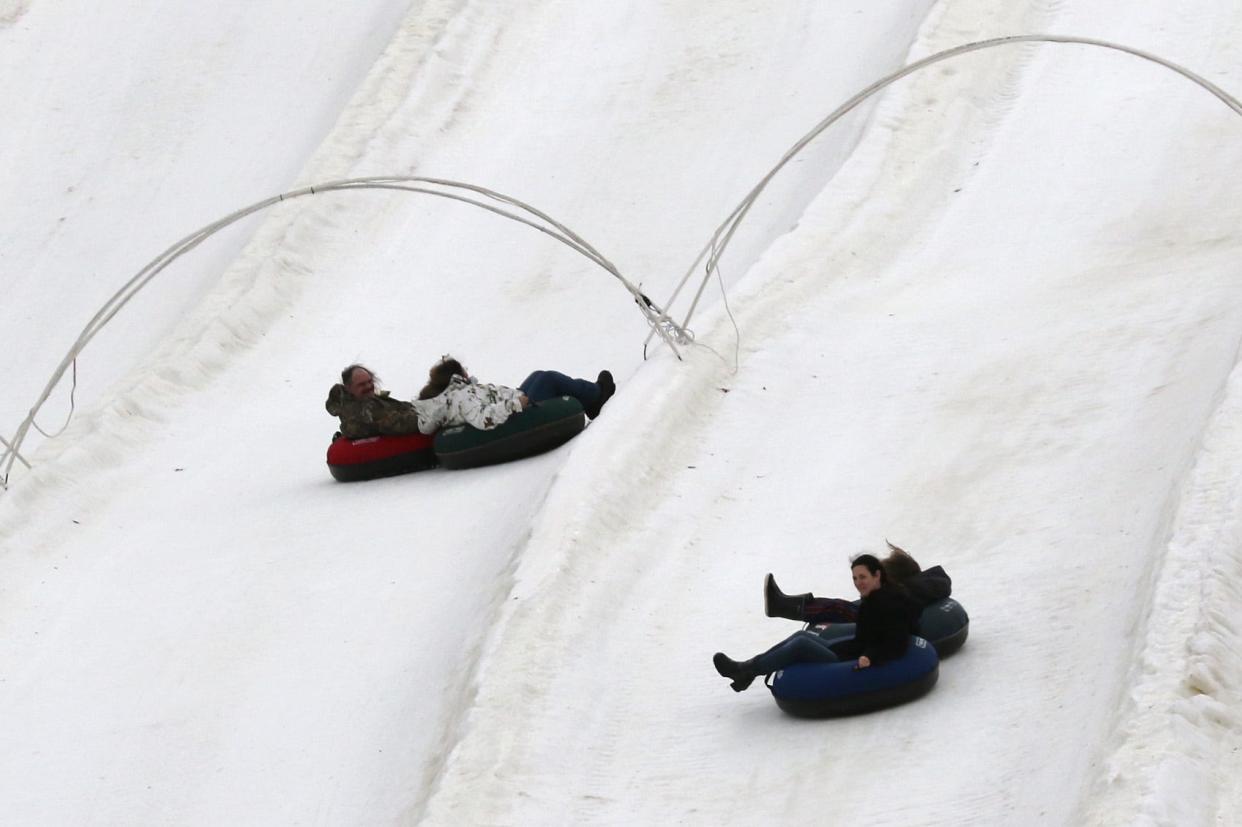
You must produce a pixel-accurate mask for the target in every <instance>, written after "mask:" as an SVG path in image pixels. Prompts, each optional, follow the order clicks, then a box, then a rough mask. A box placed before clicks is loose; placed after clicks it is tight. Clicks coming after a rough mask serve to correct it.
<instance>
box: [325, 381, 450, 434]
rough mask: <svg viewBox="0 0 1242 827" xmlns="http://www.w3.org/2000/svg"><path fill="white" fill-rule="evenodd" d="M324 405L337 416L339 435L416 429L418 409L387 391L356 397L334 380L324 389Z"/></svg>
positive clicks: (407, 431) (410, 432) (413, 430)
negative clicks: (339, 423)
mask: <svg viewBox="0 0 1242 827" xmlns="http://www.w3.org/2000/svg"><path fill="white" fill-rule="evenodd" d="M324 407H325V408H327V410H328V413H330V414H332V415H333V416H335V417H339V418H340V420H341V435H342V436H344V437H347V438H348V439H362V438H364V437H369V436H380V435H381V434H388V435H397V434H416V433H419V412H418V409H417V408H416V407H415V406H414V404H413V403H411V402H402V401H401V400H400V399H393V398H392V397H390V396H389V395H388V391H379V392H378V393H376V394H375V395H374V396H370V397H367V398H366V399H357V398H355V397H354V396H353V394H351V393H350V392H349V391H348V390H346V389H345V386H344V385H340V384H337V385H333V386H332V390H330V391H328V401H327V402H325V403H324ZM423 433H430V431H424V432H423Z"/></svg>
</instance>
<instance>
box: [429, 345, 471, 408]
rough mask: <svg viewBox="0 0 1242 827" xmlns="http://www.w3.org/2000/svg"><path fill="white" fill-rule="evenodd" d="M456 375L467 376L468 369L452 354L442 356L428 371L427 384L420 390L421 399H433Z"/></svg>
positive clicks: (442, 391)
mask: <svg viewBox="0 0 1242 827" xmlns="http://www.w3.org/2000/svg"><path fill="white" fill-rule="evenodd" d="M454 376H460V377H462V378H466V369H465V368H463V367H462V366H461V362H459V361H457V360H456V359H454V358H453V357H452V356H442V357H440V361H438V362H436V363H435V364H434V365H432V366H431V370H429V371H428V372H427V384H426V385H423V389H422V390H421V391H419V392H418V398H419V399H431V398H432V397H436V396H439V395H440V394H442V393H444V389H445V388H447V387H448V386H449V382H452V381H453V377H454Z"/></svg>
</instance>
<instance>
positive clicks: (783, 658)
mask: <svg viewBox="0 0 1242 827" xmlns="http://www.w3.org/2000/svg"><path fill="white" fill-rule="evenodd" d="M840 659H841V658H840V657H838V656H837V653H836V652H834V651H832V647H830V646H829V645H828V641H826V640H824V639H823V638H821V637H820V636H819V635H817V634H815V633H814V632H805V631H803V632H794V633H793V634H792V635H790V636H789V637H787V638H785V639H784V640H782V641H781V642H780V643H778V644H776V645H775V646H773V647H772V648H771V649H769V650H768V651H766V652H764V653H763V654H762V655H759V656H757V657H756V658H755V659H754V661H753V664H754V668H755V672H756V673H757V674H760V675H770V674H771V673H773V672H776V671H777V670H780V669H784V668H785V667H786V666H789V665H791V664H794V663H835V662H837V661H839V660H840Z"/></svg>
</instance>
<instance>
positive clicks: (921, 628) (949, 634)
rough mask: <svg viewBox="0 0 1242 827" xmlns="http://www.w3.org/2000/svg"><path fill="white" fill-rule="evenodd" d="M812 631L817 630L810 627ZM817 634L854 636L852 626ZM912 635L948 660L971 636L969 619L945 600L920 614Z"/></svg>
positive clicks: (839, 637) (950, 600)
mask: <svg viewBox="0 0 1242 827" xmlns="http://www.w3.org/2000/svg"><path fill="white" fill-rule="evenodd" d="M811 631H813V632H814V631H818V630H816V629H815V627H813V626H812V627H811ZM818 633H819V636H820V637H822V638H823V639H824V640H829V641H836V640H846V639H848V638H852V637H853V636H854V624H853V623H833V624H830V625H829V626H828V627H827V628H826V629H824V630H823V631H820V632H818ZM914 633H915V634H916V635H918V636H919V637H921V638H923V639H924V640H926V641H927V642H928V643H930V644H931V645H932V646H934V647H935V649H936V654H937V655H939V656H940V657H942V658H947V657H948V656H949V655H951V654H953V653H954V652H956V651H957V650H958V649H961V648H962V644H963V643H965V642H966V636H967V635H968V634H970V617H969V616H967V614H966V610H965V609H964V608H962V604H961V603H958V602H957V601H956V600H954V599H953V598H951V597H946V598H945V599H944V600H937V601H936V602H935V603H933V604H931V605H930V606H928V607H927V608H926V609H924V610H923V613H922V614H921V615H919V621H918V623H916V624H915V626H914Z"/></svg>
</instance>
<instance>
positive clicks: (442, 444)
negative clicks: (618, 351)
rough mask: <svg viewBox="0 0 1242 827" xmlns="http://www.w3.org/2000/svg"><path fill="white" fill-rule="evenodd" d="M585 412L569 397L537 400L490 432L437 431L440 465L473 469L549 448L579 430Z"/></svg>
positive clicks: (458, 428)
mask: <svg viewBox="0 0 1242 827" xmlns="http://www.w3.org/2000/svg"><path fill="white" fill-rule="evenodd" d="M585 427H586V414H585V413H584V412H583V410H582V405H581V403H579V402H578V400H576V399H574V398H573V397H570V396H559V397H556V398H553V399H545V400H544V401H542V402H536V403H535V404H533V405H531V406H530V407H529V408H527V409H526V410H524V411H522V412H521V413H517V414H514V415H513V416H511V417H509V418H508V419H507V420H505V422H504V424H503V425H500V426H498V427H496V428H493V429H492V430H490V431H480V430H479V429H478V428H473V427H471V426H469V425H454V426H453V427H451V428H445V429H443V430H442V431H440V432H439V433H438V434H436V442H435V450H436V457H437V458H438V459H439V460H440V465H442V466H443V467H445V468H449V469H454V470H456V469H461V468H476V467H478V466H480V465H493V464H495V463H497V462H509V461H510V460H515V459H521V458H522V457H530V456H534V455H535V454H542V453H543V452H544V451H551V450H552V449H553V448H556V447H557V446H559V445H563V444H565V443H566V442H568V441H569V440H570V439H572V438H573V437H575V436H577V435H578V434H579V433H581V432H582V429H583V428H585Z"/></svg>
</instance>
